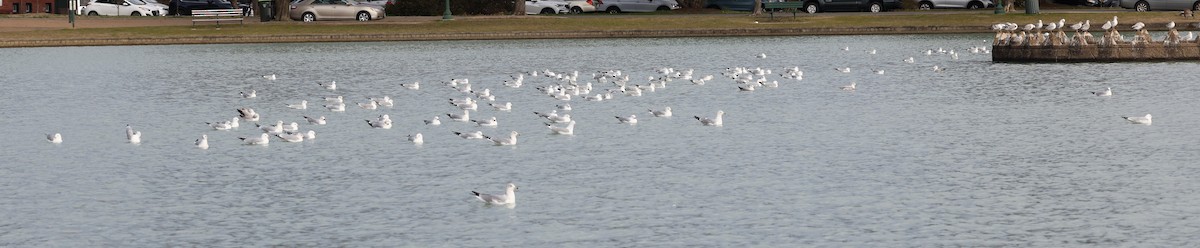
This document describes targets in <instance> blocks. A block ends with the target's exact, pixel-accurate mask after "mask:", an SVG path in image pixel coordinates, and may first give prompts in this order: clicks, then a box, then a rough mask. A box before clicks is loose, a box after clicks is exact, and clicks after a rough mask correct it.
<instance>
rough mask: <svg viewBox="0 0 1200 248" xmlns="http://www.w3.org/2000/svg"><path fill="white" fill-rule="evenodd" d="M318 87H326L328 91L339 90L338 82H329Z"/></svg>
mask: <svg viewBox="0 0 1200 248" xmlns="http://www.w3.org/2000/svg"><path fill="white" fill-rule="evenodd" d="M317 85H319V86H321V87H325V89H327V90H337V81H329V83H317Z"/></svg>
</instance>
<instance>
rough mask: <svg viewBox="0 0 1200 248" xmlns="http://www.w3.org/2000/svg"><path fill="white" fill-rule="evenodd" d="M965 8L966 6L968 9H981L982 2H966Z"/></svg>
mask: <svg viewBox="0 0 1200 248" xmlns="http://www.w3.org/2000/svg"><path fill="white" fill-rule="evenodd" d="M967 8H968V9H982V8H983V3H980V2H971V3H968V4H967Z"/></svg>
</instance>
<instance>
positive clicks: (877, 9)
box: [868, 2, 883, 13]
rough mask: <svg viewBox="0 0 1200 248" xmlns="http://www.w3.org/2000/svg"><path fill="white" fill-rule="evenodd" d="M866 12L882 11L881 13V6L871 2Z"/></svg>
mask: <svg viewBox="0 0 1200 248" xmlns="http://www.w3.org/2000/svg"><path fill="white" fill-rule="evenodd" d="M868 10H870V11H871V13H879V12H882V11H883V4H879V2H871V7H869V8H868Z"/></svg>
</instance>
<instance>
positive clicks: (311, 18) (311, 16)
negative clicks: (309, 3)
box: [300, 13, 317, 22]
mask: <svg viewBox="0 0 1200 248" xmlns="http://www.w3.org/2000/svg"><path fill="white" fill-rule="evenodd" d="M300 20H301V21H304V22H312V21H316V20H317V15H314V14H313V13H304V15H300Z"/></svg>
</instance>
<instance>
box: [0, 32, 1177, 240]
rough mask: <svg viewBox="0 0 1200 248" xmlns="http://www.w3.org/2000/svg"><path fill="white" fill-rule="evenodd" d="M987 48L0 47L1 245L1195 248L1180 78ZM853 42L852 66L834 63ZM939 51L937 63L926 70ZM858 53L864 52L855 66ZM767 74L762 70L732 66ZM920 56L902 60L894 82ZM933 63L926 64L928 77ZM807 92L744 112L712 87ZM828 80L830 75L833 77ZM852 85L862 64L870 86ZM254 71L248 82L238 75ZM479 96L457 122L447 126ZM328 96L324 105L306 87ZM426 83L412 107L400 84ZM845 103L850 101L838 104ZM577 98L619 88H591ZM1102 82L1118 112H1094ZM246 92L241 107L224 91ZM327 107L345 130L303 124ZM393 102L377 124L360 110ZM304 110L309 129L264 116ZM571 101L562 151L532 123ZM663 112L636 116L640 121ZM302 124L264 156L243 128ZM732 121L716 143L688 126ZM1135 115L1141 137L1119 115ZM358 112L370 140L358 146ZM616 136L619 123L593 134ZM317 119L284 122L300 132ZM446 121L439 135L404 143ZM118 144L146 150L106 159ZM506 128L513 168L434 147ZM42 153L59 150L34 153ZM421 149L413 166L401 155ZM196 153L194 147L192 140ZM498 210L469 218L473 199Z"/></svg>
mask: <svg viewBox="0 0 1200 248" xmlns="http://www.w3.org/2000/svg"><path fill="white" fill-rule="evenodd" d="M990 39H991V36H990V35H989V34H972V35H920V36H819V37H818V36H811V37H742V38H677V39H676V38H673V39H592V40H513V41H444V42H384V43H310V44H248V45H186V46H128V47H66V48H28V49H0V58H3V59H0V82H2V83H3V85H4V86H5V90H3V91H0V114H2V115H3V116H4V117H5V118H3V119H0V126H2V127H4V128H3V130H2V131H0V141H3V142H4V143H5V144H6V146H5V149H2V150H0V157H2V158H3V161H4V162H2V163H0V246H6V247H160V246H306V247H340V246H347V247H372V246H411V247H480V246H484V247H488V246H507V247H648V246H649V247H659V246H669V247H694V246H785V247H786V246H802V247H803V246H820V247H879V246H883V247H897V246H918V247H931V246H1034V247H1094V246H1152V247H1163V246H1165V247H1195V246H1198V245H1200V244H1198V241H1197V239H1196V238H1195V235H1196V234H1197V233H1200V219H1197V216H1198V215H1200V208H1197V207H1196V206H1197V205H1198V204H1200V194H1197V191H1198V190H1200V180H1196V178H1198V177H1200V167H1197V162H1196V161H1200V150H1198V148H1200V146H1198V144H1197V142H1198V141H1200V134H1198V133H1200V132H1196V130H1197V129H1196V127H1197V125H1198V124H1200V111H1197V109H1198V108H1197V107H1200V99H1198V98H1197V97H1195V94H1193V93H1195V92H1197V91H1200V85H1197V84H1196V83H1195V80H1194V74H1195V73H1194V71H1195V70H1196V68H1197V64H1196V63H1192V62H1179V63H1119V64H1111V63H1079V64H994V63H992V62H990V57H989V55H986V54H971V53H968V52H967V49H968V48H969V47H972V46H986V45H989V44H990ZM843 47H849V48H850V51H842V50H841V49H840V48H843ZM939 47H940V48H944V49H946V50H950V49H954V50H956V51H957V52H958V53H960V57H959V59H958V60H953V59H951V58H950V56H949V55H932V56H926V55H924V54H923V52H924V51H926V50H928V49H937V48H939ZM867 49H877V50H878V53H877V54H874V55H871V54H868V53H867V52H865V51H866V50H867ZM759 53H766V54H767V57H766V58H761V59H760V58H756V57H755V55H757V54H759ZM908 57H915V60H916V62H915V63H911V64H909V63H904V62H903V61H902V60H903V59H905V58H908ZM934 65H938V66H941V67H945V68H947V69H946V70H945V71H944V72H941V73H937V72H933V71H932V70H931V68H932V67H933V66H934ZM793 66H798V67H800V68H801V69H802V70H804V72H805V73H804V79H803V80H801V81H795V80H789V79H782V78H780V77H779V76H778V75H773V76H769V77H768V79H769V80H772V81H776V80H777V81H778V82H779V84H780V86H779V87H778V88H761V89H759V90H757V91H753V92H739V91H738V89H737V87H736V85H735V84H734V82H733V80H731V79H728V78H725V77H723V76H722V75H721V72H722V71H724V70H725V69H726V68H729V67H750V68H759V67H761V68H765V69H771V70H773V72H774V73H773V74H779V73H781V72H783V71H784V68H788V67H793ZM661 67H672V68H676V69H677V70H683V69H694V71H695V74H693V75H694V76H695V77H701V76H704V75H714V77H715V78H716V79H714V80H712V81H709V82H708V83H707V84H705V85H693V84H691V83H690V82H688V81H686V80H675V81H673V82H670V83H668V84H667V87H666V88H663V89H658V90H656V91H655V92H644V95H643V96H640V97H634V96H624V95H618V96H616V97H615V98H614V99H612V100H607V101H600V102H593V101H585V100H583V99H582V97H576V98H574V99H573V100H571V101H569V102H568V101H561V100H556V99H553V98H551V97H548V96H547V95H545V94H543V93H541V92H539V91H538V90H536V89H535V87H537V86H546V85H550V84H554V83H557V82H558V81H557V80H553V79H549V78H546V77H542V76H539V77H533V76H528V75H527V76H526V79H525V85H524V86H522V87H521V88H508V87H504V86H502V85H501V82H502V81H503V80H506V79H508V78H509V77H510V75H516V74H519V73H522V72H527V71H534V70H536V71H542V70H551V71H554V72H559V73H563V72H571V71H579V72H580V74H581V76H580V80H579V82H580V83H581V84H582V83H586V82H595V81H593V80H592V79H591V78H592V76H591V75H592V73H595V72H597V71H601V70H610V69H616V70H622V71H623V72H625V73H626V74H628V75H631V79H632V80H631V83H630V84H643V85H644V84H646V83H647V78H648V77H651V76H657V75H658V74H656V73H655V72H654V69H656V68H661ZM835 67H851V69H852V70H851V72H849V73H842V72H838V71H835V70H833V68H835ZM872 69H884V70H886V73H885V74H881V75H880V74H874V73H872V72H871V70H872ZM272 73H274V74H277V75H278V77H279V78H278V80H275V81H268V80H265V79H263V78H261V77H260V76H261V75H266V74H272ZM452 78H467V79H469V80H470V82H471V84H472V85H473V87H474V89H477V90H479V89H484V88H488V89H491V92H492V93H494V95H496V96H497V97H496V101H497V102H501V103H502V102H512V104H513V108H514V110H513V111H512V112H499V111H495V110H493V109H492V108H490V107H488V106H487V105H486V104H485V103H486V102H481V103H480V106H479V110H478V111H476V112H472V113H471V116H472V118H474V119H482V118H486V117H492V116H495V117H497V118H498V119H499V122H500V124H499V127H497V128H490V127H477V126H474V125H472V124H470V123H463V122H454V121H450V120H447V119H446V118H445V116H444V114H445V113H457V112H458V111H459V110H458V109H457V108H456V107H455V106H452V105H450V104H447V101H446V99H448V98H462V97H464V96H467V95H466V94H464V93H459V92H457V91H455V90H453V89H451V88H450V87H448V86H445V85H444V84H442V83H441V82H445V81H449V80H450V79H452ZM328 81H336V82H337V85H338V89H337V90H336V91H330V90H326V89H323V88H321V87H319V86H317V83H318V82H328ZM414 81H420V82H421V87H422V88H421V89H420V90H407V89H404V88H402V87H400V84H401V83H410V82H414ZM850 82H856V83H857V86H858V88H857V90H856V91H853V92H848V91H843V90H840V89H838V87H839V86H842V85H846V84H849V83H850ZM593 85H594V90H593V93H592V94H595V93H596V92H601V91H603V90H606V89H612V88H614V87H615V86H613V84H611V83H594V84H593ZM1105 87H1112V88H1113V91H1114V93H1115V95H1113V96H1111V97H1098V96H1094V95H1092V94H1090V92H1092V91H1098V90H1103V89H1104V88H1105ZM251 89H254V90H257V95H258V97H257V98H254V99H244V98H241V97H239V96H238V92H241V91H248V90H251ZM335 95H342V96H344V97H345V99H347V101H346V102H347V104H348V105H349V106H348V107H347V110H346V112H342V113H335V112H330V111H328V110H326V109H324V108H322V107H321V105H322V104H324V101H323V100H321V99H322V97H325V96H335ZM384 95H387V96H390V97H391V98H394V99H395V107H392V108H386V107H385V108H381V109H379V110H364V109H361V108H357V107H355V103H359V102H366V98H367V97H381V96H384ZM300 100H308V101H309V108H308V109H307V110H293V109H289V108H287V107H285V104H287V103H296V102H299V101H300ZM564 103H570V104H571V105H572V106H573V107H574V110H572V111H560V112H561V113H570V114H571V116H572V117H573V119H575V120H576V121H577V122H578V124H577V126H576V129H575V132H576V133H575V135H573V136H564V135H553V134H551V133H550V131H549V130H548V129H547V128H546V127H545V125H544V124H543V122H545V121H546V120H545V119H542V118H539V117H537V116H535V115H534V114H533V112H534V111H539V112H545V111H550V110H553V109H554V106H555V105H556V104H564ZM666 106H670V107H672V108H673V112H674V117H670V118H654V117H651V116H650V115H649V113H647V109H662V108H663V107H666ZM239 107H252V108H254V109H256V110H258V112H259V113H261V114H262V121H261V122H262V123H264V124H267V123H274V122H275V121H276V120H282V121H285V122H289V123H290V122H299V123H301V127H300V128H301V130H315V131H316V133H317V138H316V139H315V140H310V141H304V142H301V143H286V142H283V141H281V140H279V139H273V140H272V141H271V143H270V144H269V145H267V146H246V145H242V143H241V141H240V140H238V139H237V137H248V136H256V135H258V134H259V133H260V131H258V130H257V129H256V128H254V125H253V123H250V122H242V126H241V127H240V128H239V129H237V130H233V131H215V130H212V129H211V128H209V127H208V126H207V125H205V122H214V121H221V120H228V119H229V118H231V117H234V116H236V114H237V112H236V111H235V109H237V108H239ZM718 110H723V111H725V112H726V113H727V114H726V115H725V118H724V126H722V127H711V126H702V125H700V124H699V122H698V121H696V120H695V119H693V118H692V116H704V117H710V116H713V115H714V114H715V112H716V111H718ZM1147 113H1150V114H1153V115H1154V117H1155V118H1154V119H1155V121H1154V123H1153V125H1136V124H1131V123H1129V122H1127V121H1125V120H1123V119H1121V118H1120V117H1121V116H1141V115H1145V114H1147ZM380 114H388V115H390V116H391V119H393V120H394V121H395V127H393V128H392V129H387V130H385V129H373V128H371V127H369V126H368V125H366V124H365V123H364V120H366V119H373V118H375V117H376V116H378V115H380ZM630 114H636V115H637V116H638V119H639V120H640V122H639V123H637V124H636V125H627V124H618V123H617V121H616V118H614V116H618V115H620V116H628V115H630ZM304 115H308V116H321V115H323V116H327V117H328V118H329V123H328V125H323V126H314V125H307V123H306V122H304V120H303V119H302V118H301V116H304ZM438 115H442V116H443V118H442V119H443V120H442V121H443V124H442V125H440V126H426V125H424V124H423V123H422V120H427V119H430V118H432V117H433V116H438ZM126 124H131V125H132V126H133V127H134V128H136V129H138V130H140V131H141V132H142V133H143V136H142V140H143V143H142V144H140V145H132V144H129V143H127V142H126V140H125V136H124V135H125V134H124V132H125V131H124V128H125V125H126ZM476 130H482V131H483V132H484V133H485V134H488V135H497V136H503V134H506V133H508V132H509V131H518V132H520V133H521V135H520V137H519V143H518V144H517V145H515V146H493V145H492V144H491V143H490V142H488V141H481V140H466V139H462V138H459V137H457V136H455V135H454V134H453V133H452V132H454V131H476ZM53 132H60V133H62V135H63V139H64V142H63V143H62V144H58V145H55V144H51V143H49V142H46V140H45V134H46V133H53ZM413 133H422V134H423V135H424V139H425V142H426V143H425V144H424V145H420V146H417V145H413V144H411V143H409V142H408V141H407V140H406V139H405V137H406V135H409V134H413ZM201 134H207V135H208V136H209V143H210V145H211V148H210V149H208V150H201V149H197V148H196V147H195V146H193V140H195V139H196V138H199V136H200V135H201ZM508 182H513V183H515V184H517V185H518V186H519V187H520V189H519V190H518V191H517V195H518V198H517V199H518V200H517V204H515V206H513V207H512V208H508V207H505V206H489V205H485V204H483V203H482V202H480V201H478V200H477V199H475V198H474V197H473V196H472V194H471V193H470V192H471V191H480V192H485V193H502V192H503V190H504V184H505V183H508Z"/></svg>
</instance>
